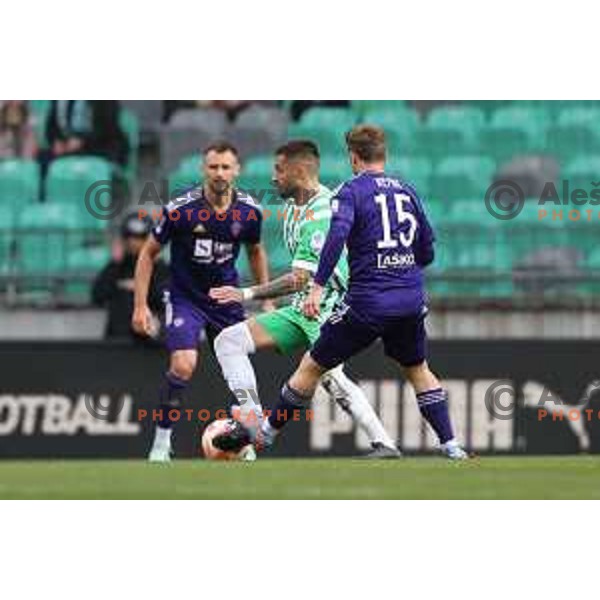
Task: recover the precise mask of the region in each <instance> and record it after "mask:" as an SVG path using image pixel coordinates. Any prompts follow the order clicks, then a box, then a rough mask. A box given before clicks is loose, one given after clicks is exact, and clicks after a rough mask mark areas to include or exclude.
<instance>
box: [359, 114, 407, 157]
mask: <svg viewBox="0 0 600 600" xmlns="http://www.w3.org/2000/svg"><path fill="white" fill-rule="evenodd" d="M361 122H362V123H368V124H370V125H379V127H383V129H384V130H385V133H386V138H387V147H388V154H389V155H390V156H394V155H401V154H403V153H406V152H407V151H408V150H411V151H412V147H413V140H414V134H415V131H417V129H418V128H419V115H418V113H417V111H416V110H414V109H413V108H411V107H402V106H399V107H396V108H391V107H382V108H378V109H373V110H369V111H368V112H367V113H365V115H364V116H363V118H362V120H361Z"/></svg>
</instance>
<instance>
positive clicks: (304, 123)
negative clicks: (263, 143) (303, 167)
mask: <svg viewBox="0 0 600 600" xmlns="http://www.w3.org/2000/svg"><path fill="white" fill-rule="evenodd" d="M355 122H356V115H355V114H354V112H353V111H351V110H349V109H344V108H320V107H315V108H311V109H310V110H308V111H307V112H306V113H304V115H303V116H302V118H301V120H300V121H299V122H298V123H293V124H292V125H291V126H290V128H289V131H288V137H289V138H308V139H310V140H313V141H314V142H316V143H317V144H318V146H319V150H320V152H321V154H322V155H326V154H341V153H343V152H345V141H344V136H345V134H346V132H347V131H348V130H349V129H351V128H352V126H353V125H354V124H355Z"/></svg>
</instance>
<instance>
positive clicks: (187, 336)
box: [165, 292, 246, 352]
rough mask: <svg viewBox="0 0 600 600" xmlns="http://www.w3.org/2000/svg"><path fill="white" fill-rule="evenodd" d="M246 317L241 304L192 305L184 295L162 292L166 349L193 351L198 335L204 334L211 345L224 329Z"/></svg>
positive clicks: (198, 340)
mask: <svg viewBox="0 0 600 600" xmlns="http://www.w3.org/2000/svg"><path fill="white" fill-rule="evenodd" d="M245 318H246V316H245V314H244V309H243V308H242V305H241V304H224V305H219V304H217V303H213V302H210V301H208V302H206V303H201V302H194V301H192V300H191V299H189V298H186V297H185V296H181V295H179V294H173V293H172V292H166V293H165V328H166V346H167V350H168V351H169V352H175V350H196V348H198V345H199V344H200V335H201V334H202V332H204V331H205V332H206V336H207V337H208V340H209V341H210V343H211V345H212V342H213V340H214V338H215V337H216V336H217V335H218V334H219V333H220V332H221V331H222V330H223V329H225V328H226V327H229V326H230V325H235V324H236V323H240V322H241V321H244V320H245Z"/></svg>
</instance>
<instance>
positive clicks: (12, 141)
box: [0, 100, 37, 159]
mask: <svg viewBox="0 0 600 600" xmlns="http://www.w3.org/2000/svg"><path fill="white" fill-rule="evenodd" d="M36 154H37V143H36V141H35V133H34V131H33V124H32V119H31V116H30V114H29V106H28V104H27V101H26V100H6V101H5V102H3V103H2V104H1V105H0V159H2V158H30V159H31V158H34V157H35V155H36Z"/></svg>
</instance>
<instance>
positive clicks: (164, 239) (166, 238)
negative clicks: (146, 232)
mask: <svg viewBox="0 0 600 600" xmlns="http://www.w3.org/2000/svg"><path fill="white" fill-rule="evenodd" d="M174 228H175V221H174V220H173V219H171V218H170V217H169V210H168V209H165V210H163V214H162V216H161V218H160V221H159V222H158V223H157V224H156V225H155V226H154V228H153V229H152V235H153V236H154V239H155V240H156V241H157V242H158V243H159V244H161V245H165V244H168V243H169V242H170V241H171V238H172V237H173V230H174Z"/></svg>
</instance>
